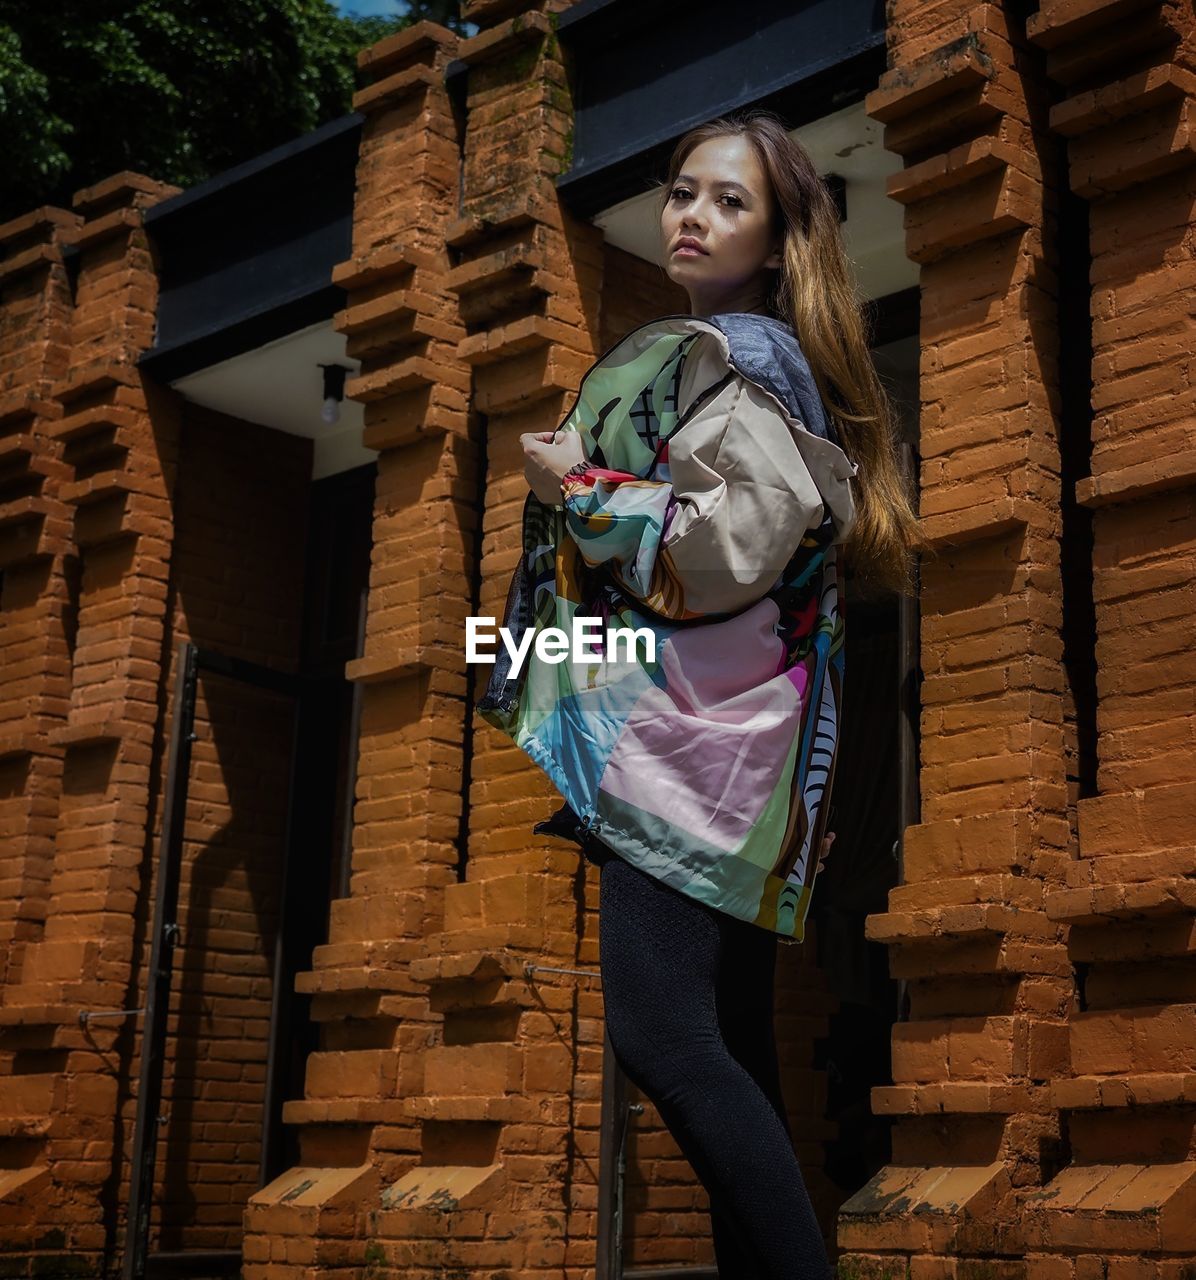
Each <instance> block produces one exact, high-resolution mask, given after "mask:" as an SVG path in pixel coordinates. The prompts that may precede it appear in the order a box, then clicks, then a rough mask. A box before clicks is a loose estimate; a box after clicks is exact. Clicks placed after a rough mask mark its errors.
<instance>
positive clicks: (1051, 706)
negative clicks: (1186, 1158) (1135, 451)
mask: <svg viewBox="0 0 1196 1280" xmlns="http://www.w3.org/2000/svg"><path fill="white" fill-rule="evenodd" d="M888 41H889V70H888V71H887V72H886V73H885V75H884V76H883V77H882V79H881V83H880V86H879V87H878V88H877V89H876V90H875V91H874V92H873V93H871V94H870V95H869V96H868V99H867V109H868V113H869V114H870V115H871V116H872V117H873V118H875V119H878V120H881V121H883V122H884V124H885V146H886V147H887V148H888V149H889V150H892V151H895V152H897V153H898V154H900V155H902V156H904V157H905V158H906V168H905V169H904V171H903V172H901V173H899V174H895V175H893V176H892V178H891V179H890V180H889V187H888V190H889V194H890V195H891V196H892V197H893V198H894V199H896V200H899V201H900V202H901V203H902V204H903V205H905V206H906V213H905V225H906V245H907V252H908V253H909V255H910V256H911V257H912V258H913V259H914V260H915V261H917V262H918V263H919V264H920V267H921V290H922V307H921V325H922V328H921V346H922V362H921V395H922V413H921V435H920V454H921V508H920V509H921V516H922V522H923V526H924V528H925V531H926V533H927V535H928V537H929V538H930V539H931V540H932V542H933V544H934V546H935V553H934V554H933V555H930V556H927V557H926V558H925V560H924V565H923V571H922V593H921V610H922V668H923V673H924V680H923V684H922V691H921V693H922V708H923V709H922V722H921V727H922V740H921V742H922V746H921V751H922V761H921V763H922V768H921V791H922V821H921V823H920V824H919V825H917V826H913V827H910V828H907V829H906V831H905V839H904V854H905V867H904V869H905V875H904V882H903V884H902V885H900V886H898V887H897V888H896V889H894V890H892V891H891V893H890V897H889V911H888V912H887V913H882V914H878V915H873V916H870V917H869V918H868V923H867V932H868V936H869V937H871V938H874V939H876V940H879V941H884V942H886V943H887V944H888V945H889V946H890V948H891V957H890V960H891V972H892V973H893V975H894V976H895V977H904V978H906V979H908V981H909V995H910V1019H909V1021H905V1022H900V1023H898V1024H896V1025H895V1026H894V1029H893V1054H892V1070H893V1081H894V1083H893V1084H892V1085H890V1086H885V1087H878V1088H875V1089H874V1090H873V1106H874V1108H875V1109H877V1110H878V1111H881V1112H886V1113H889V1114H891V1115H893V1116H894V1117H895V1118H896V1123H895V1125H894V1128H893V1132H892V1139H893V1157H892V1163H891V1164H890V1165H889V1166H887V1167H886V1168H884V1169H882V1170H881V1171H880V1172H879V1173H878V1174H877V1175H876V1176H875V1177H874V1178H873V1179H871V1180H870V1181H869V1183H867V1184H866V1185H865V1186H864V1188H862V1190H861V1191H860V1192H858V1193H857V1194H856V1195H854V1196H853V1197H851V1198H850V1199H849V1200H848V1201H847V1202H846V1204H845V1205H844V1206H843V1208H842V1210H841V1213H840V1220H839V1242H840V1245H841V1246H842V1248H843V1249H844V1251H845V1256H844V1261H845V1262H846V1263H848V1264H849V1265H851V1266H854V1267H856V1268H858V1270H859V1274H861V1275H881V1274H883V1273H884V1267H885V1266H890V1265H892V1264H893V1262H894V1261H897V1263H898V1264H899V1265H900V1264H903V1263H904V1262H905V1260H906V1259H908V1260H909V1262H910V1265H911V1267H912V1271H911V1274H912V1275H914V1276H923V1277H929V1276H940V1275H942V1274H945V1273H944V1271H943V1269H942V1268H943V1265H944V1264H943V1262H942V1255H950V1256H951V1258H952V1261H951V1263H950V1267H951V1274H954V1273H955V1268H956V1267H958V1268H960V1270H961V1271H962V1269H963V1268H964V1267H965V1266H967V1265H970V1259H972V1258H976V1259H979V1258H982V1257H983V1258H989V1257H991V1256H992V1254H993V1253H994V1252H995V1253H1001V1254H1005V1253H1012V1254H1017V1253H1018V1252H1019V1251H1020V1249H1021V1242H1020V1240H1019V1235H1018V1223H1019V1196H1020V1194H1021V1193H1022V1192H1023V1191H1024V1190H1025V1189H1027V1188H1033V1187H1037V1186H1038V1185H1040V1184H1041V1182H1042V1181H1043V1180H1044V1179H1045V1178H1046V1177H1049V1176H1050V1173H1051V1172H1053V1168H1052V1167H1051V1162H1052V1160H1054V1161H1056V1162H1057V1160H1058V1146H1059V1142H1060V1131H1059V1121H1058V1117H1057V1114H1056V1113H1055V1111H1054V1110H1053V1108H1052V1105H1051V1100H1050V1096H1049V1080H1050V1078H1051V1077H1052V1076H1053V1075H1054V1074H1056V1073H1057V1071H1058V1069H1059V1067H1060V1065H1061V1063H1062V1062H1063V1061H1065V1059H1066V1030H1067V1029H1066V1022H1065V1017H1066V1011H1067V1008H1068V1005H1069V1002H1070V1000H1071V998H1072V973H1071V966H1070V964H1069V962H1068V958H1067V953H1066V948H1065V946H1064V943H1063V941H1062V940H1061V937H1060V935H1061V933H1062V932H1064V931H1063V930H1062V929H1061V928H1060V926H1059V925H1058V924H1057V923H1056V922H1054V921H1052V920H1051V919H1049V918H1048V917H1047V916H1046V915H1045V913H1044V911H1043V893H1044V889H1045V888H1046V887H1047V886H1049V885H1051V884H1055V883H1059V882H1060V881H1061V879H1062V874H1063V869H1064V868H1065V867H1066V865H1067V862H1068V858H1069V856H1070V851H1071V847H1072V840H1073V837H1072V824H1071V820H1070V819H1071V812H1070V810H1071V806H1070V805H1069V792H1068V787H1067V758H1068V754H1069V744H1068V742H1067V735H1066V734H1065V713H1066V711H1067V708H1068V690H1067V687H1066V683H1065V677H1064V672H1063V669H1062V666H1061V662H1060V659H1061V654H1062V643H1061V637H1060V629H1061V622H1062V585H1061V576H1060V567H1059V545H1058V538H1059V536H1060V527H1061V519H1060V480H1059V469H1060V460H1059V452H1058V447H1057V444H1056V430H1057V422H1056V417H1057V413H1058V395H1057V372H1056V368H1057V354H1058V353H1057V348H1058V335H1057V327H1056V307H1057V299H1056V296H1055V291H1056V288H1057V284H1056V273H1055V269H1054V264H1055V261H1056V256H1057V246H1056V244H1055V242H1054V239H1053V235H1054V232H1053V227H1054V219H1055V209H1056V205H1057V192H1056V189H1055V184H1056V183H1057V181H1058V175H1057V174H1056V173H1054V172H1053V171H1052V170H1051V169H1050V168H1049V167H1048V168H1045V169H1044V167H1043V163H1044V157H1045V158H1047V162H1048V164H1049V156H1050V154H1051V150H1050V148H1049V147H1047V146H1045V145H1044V136H1045V131H1046V120H1045V110H1046V105H1047V104H1046V100H1045V94H1044V91H1043V86H1042V84H1041V83H1040V76H1039V75H1038V73H1037V72H1036V70H1035V60H1034V59H1032V58H1030V57H1028V56H1027V52H1028V51H1027V47H1026V44H1025V39H1024V35H1022V34H1021V33H1020V32H1019V31H1018V30H1016V29H1015V28H1013V27H1011V26H1010V25H1009V23H1008V22H1007V20H1006V17H1005V14H1004V12H1003V11H1002V9H1001V8H999V7H997V6H995V5H986V4H973V3H963V2H960V3H953V4H941V5H933V6H931V5H924V4H917V3H913V2H912V0H909V2H907V0H897V2H896V3H894V4H890V6H889V28H888ZM894 1255H896V1258H894ZM976 1265H980V1264H979V1263H977V1264H976ZM1003 1274H1005V1273H1003ZM1008 1274H1010V1275H1013V1274H1015V1273H1014V1272H1012V1271H1010V1272H1009V1273H1008ZM1016 1274H1017V1275H1019V1276H1020V1275H1022V1274H1023V1273H1022V1272H1021V1271H1017V1272H1016Z"/></svg>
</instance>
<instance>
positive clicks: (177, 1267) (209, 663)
mask: <svg viewBox="0 0 1196 1280" xmlns="http://www.w3.org/2000/svg"><path fill="white" fill-rule="evenodd" d="M177 657H178V661H177V665H176V675H175V686H174V701H173V710H174V714H173V716H172V722H171V729H170V749H169V754H168V757H167V772H166V800H165V805H164V808H163V812H162V835H161V839H160V841H159V844H158V880H157V890H156V893H155V897H154V913H153V920H152V924H151V935H150V937H151V942H150V962H149V971H148V975H147V980H146V992H145V1008H144V1015H145V1020H144V1023H143V1027H142V1034H141V1072H140V1077H139V1084H138V1090H137V1119H136V1125H135V1128H134V1132H133V1159H132V1168H131V1171H130V1177H129V1213H128V1219H127V1234H126V1240H125V1252H124V1260H123V1265H122V1268H121V1276H122V1280H144V1277H146V1276H170V1277H176V1276H185V1275H196V1276H216V1275H238V1274H240V1267H241V1254H240V1251H239V1250H187V1251H185V1252H176V1253H150V1251H149V1232H150V1211H151V1208H152V1205H153V1193H154V1165H155V1160H156V1158H157V1147H158V1129H159V1125H160V1124H161V1123H162V1120H163V1118H164V1117H163V1116H162V1115H161V1114H160V1111H161V1105H162V1079H163V1071H164V1068H165V1062H166V1038H167V1037H166V1033H167V1020H168V1017H169V1009H170V985H171V978H172V976H173V973H174V954H175V947H176V945H177V943H178V940H179V924H178V905H179V881H180V877H181V872H182V861H183V829H184V825H185V820H186V810H187V791H188V785H189V781H190V772H191V744H192V743H193V742H194V741H195V736H196V735H195V706H196V694H197V690H198V684H199V674H200V672H201V671H210V672H213V673H214V674H218V675H222V676H226V677H228V678H229V679H232V680H236V681H239V682H241V683H242V684H245V685H248V686H250V687H253V688H257V689H266V690H270V691H272V692H275V693H281V694H284V695H287V696H290V697H292V698H293V699H294V702H293V705H292V719H291V758H290V769H289V779H288V793H289V794H288V796H287V802H286V815H287V817H286V827H285V830H284V837H283V858H282V887H281V895H280V907H279V913H280V914H279V921H278V932H277V937H276V942H275V954H274V965H273V974H274V976H275V981H274V982H273V984H272V992H271V1010H270V1032H269V1048H268V1051H267V1058H266V1088H265V1098H264V1104H263V1116H262V1167H263V1169H264V1168H265V1167H266V1162H267V1157H268V1153H269V1152H270V1151H271V1150H272V1149H273V1147H274V1145H275V1143H276V1140H277V1138H276V1132H275V1131H276V1129H277V1127H278V1116H279V1112H280V1099H279V1097H278V1090H279V1084H280V1081H279V1079H278V1078H277V1077H278V1063H279V1053H278V1029H279V1024H280V1021H281V1019H280V1016H279V1015H280V1005H281V1000H282V995H283V993H282V991H281V990H280V988H281V986H282V983H281V982H279V981H278V980H277V978H278V975H279V973H280V964H279V960H280V956H281V953H282V946H283V936H284V928H285V920H284V918H283V914H282V912H283V907H284V905H285V903H286V898H287V893H286V878H287V874H288V870H287V869H288V866H289V863H290V858H289V857H287V856H286V854H287V853H288V851H289V849H290V846H291V837H292V813H293V805H292V804H291V799H292V795H293V791H294V782H295V767H296V756H297V752H296V749H295V748H296V743H297V741H298V732H299V713H300V706H301V701H300V699H299V697H298V696H297V695H298V694H299V692H300V688H301V678H300V677H298V676H291V675H287V674H285V673H284V672H279V671H274V670H272V669H271V668H269V667H264V666H260V665H259V664H257V663H254V662H247V661H245V660H243V659H240V658H231V657H228V656H227V655H225V654H222V653H217V652H215V651H213V650H210V649H200V648H199V647H198V646H196V645H194V644H192V643H190V642H189V641H184V642H183V643H182V644H180V645H179V647H178V650H177ZM138 1012H142V1011H141V1010H138Z"/></svg>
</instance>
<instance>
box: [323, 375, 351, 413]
mask: <svg viewBox="0 0 1196 1280" xmlns="http://www.w3.org/2000/svg"><path fill="white" fill-rule="evenodd" d="M320 368H321V369H323V370H324V407H323V408H322V409H321V410H320V417H321V418H323V419H324V421H325V422H327V423H328V424H329V425H331V424H332V423H334V422H339V421H340V416H341V401H342V400H343V399H344V398H345V375H346V374H347V373H350V372H351V370H349V369H346V368H345V366H344V365H343V364H322V365H320Z"/></svg>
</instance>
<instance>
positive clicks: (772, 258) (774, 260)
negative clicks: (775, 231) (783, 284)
mask: <svg viewBox="0 0 1196 1280" xmlns="http://www.w3.org/2000/svg"><path fill="white" fill-rule="evenodd" d="M784 249H785V242H784V241H783V240H778V241H776V242H775V247H774V248H773V251H772V252H771V253H770V254H769V255H768V257H767V258H765V259H764V266H766V267H770V268H772V269H773V270H774V271H779V270H780V268H781V262H782V260H783V256H784Z"/></svg>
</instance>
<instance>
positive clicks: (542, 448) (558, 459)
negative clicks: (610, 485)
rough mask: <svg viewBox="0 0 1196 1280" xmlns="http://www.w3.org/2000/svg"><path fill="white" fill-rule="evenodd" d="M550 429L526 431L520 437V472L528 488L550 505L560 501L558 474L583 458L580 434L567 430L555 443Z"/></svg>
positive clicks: (554, 505)
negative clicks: (521, 452)
mask: <svg viewBox="0 0 1196 1280" xmlns="http://www.w3.org/2000/svg"><path fill="white" fill-rule="evenodd" d="M555 434H556V433H555V432H552V431H525V432H524V433H523V435H521V436H520V437H519V443H520V444H521V445H522V446H523V474H524V475H525V476H526V477H527V483H528V485H529V486H530V487H531V491H532V492H533V493H534V494H535V495H536V497H537V498H539V500H540V501H541V502H543V503H545V504H547V505H548V506H550V507H558V506H560V504H561V501H562V498H561V478H562V477H563V476H564V474H565V472H566V471H568V470H569V468H570V467H574V466H576V465H577V464H578V463H579V462H585V461H587V459H586V454H585V449H584V448H583V447H582V443H581V435H580V434H579V433H578V432H576V431H566V432H565V434H564V435H563V436H562V437H561V438H560V440H558V441H557V442H556V443H555V444H553V443H552V437H553V436H554V435H555Z"/></svg>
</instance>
